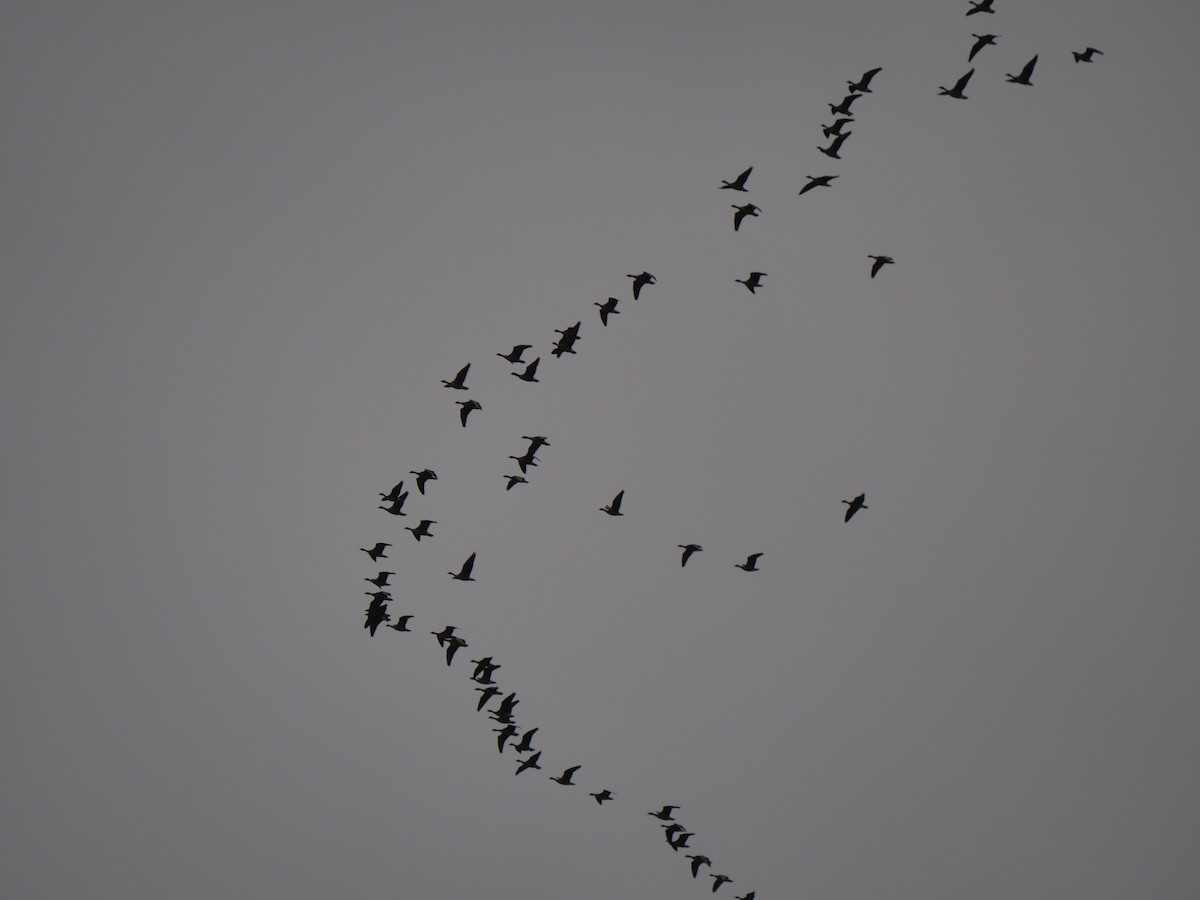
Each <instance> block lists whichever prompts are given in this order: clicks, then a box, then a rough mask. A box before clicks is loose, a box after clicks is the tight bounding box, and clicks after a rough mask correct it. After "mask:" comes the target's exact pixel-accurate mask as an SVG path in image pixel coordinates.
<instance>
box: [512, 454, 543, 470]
mask: <svg viewBox="0 0 1200 900" xmlns="http://www.w3.org/2000/svg"><path fill="white" fill-rule="evenodd" d="M509 459H515V460H516V461H517V465H518V466H520V467H521V474H522V475H524V474H525V473H526V472H528V471H529V467H530V466H536V465H537V457H536V456H534V455H533V451H532V450H526V451H525V455H524V456H510V457H509Z"/></svg>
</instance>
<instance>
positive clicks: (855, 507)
mask: <svg viewBox="0 0 1200 900" xmlns="http://www.w3.org/2000/svg"><path fill="white" fill-rule="evenodd" d="M866 501H867V495H866V494H859V495H858V496H857V497H855V498H854V499H853V500H843V501H842V502H843V503H845V504H846V505H847V506H848V507H850V508H849V509H847V510H846V518H844V519H842V521H843V522H849V521H850V519H851V518H852V517H853V516H854V514H855V513H856V512H858V511H859V510H860V509H870V508H871V507H869V506H867V502H866Z"/></svg>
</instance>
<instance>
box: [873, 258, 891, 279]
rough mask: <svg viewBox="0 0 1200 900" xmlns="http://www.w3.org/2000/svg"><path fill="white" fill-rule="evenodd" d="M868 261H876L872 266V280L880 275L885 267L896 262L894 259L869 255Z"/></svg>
mask: <svg viewBox="0 0 1200 900" xmlns="http://www.w3.org/2000/svg"><path fill="white" fill-rule="evenodd" d="M867 259H873V260H875V262H874V263H872V264H871V277H872V278H874V277H875V276H876V275H878V274H879V270H880V269H882V268H883V267H884V266H886V265H888V264H889V263H894V262H895V260H894V259H892V258H891V257H890V256H872V255H871V254H869V253H868V254H867Z"/></svg>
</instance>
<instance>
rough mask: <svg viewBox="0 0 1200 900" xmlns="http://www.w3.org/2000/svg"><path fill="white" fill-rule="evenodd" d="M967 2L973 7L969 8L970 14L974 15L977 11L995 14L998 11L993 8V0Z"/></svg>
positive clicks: (969, 0)
mask: <svg viewBox="0 0 1200 900" xmlns="http://www.w3.org/2000/svg"><path fill="white" fill-rule="evenodd" d="M967 2H968V3H970V4H971V8H970V9H968V10H967V15H968V16H973V15H975V13H993V14H995V12H996V11H995V10H994V9H992V0H979V2H976V0H967Z"/></svg>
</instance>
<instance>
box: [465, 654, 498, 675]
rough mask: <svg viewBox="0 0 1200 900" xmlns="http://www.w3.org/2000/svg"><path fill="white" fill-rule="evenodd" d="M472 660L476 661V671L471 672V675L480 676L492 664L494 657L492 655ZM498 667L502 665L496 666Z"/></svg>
mask: <svg viewBox="0 0 1200 900" xmlns="http://www.w3.org/2000/svg"><path fill="white" fill-rule="evenodd" d="M471 662H473V663H475V671H474V672H472V673H471V677H472V678H478V677H479V676H480V675H482V674H483V673H484V672H486V671H487V670H488V668H489V667H490V666H491V665H492V658H491V657H490V656H485V657H483V659H473V660H471ZM496 668H497V669H498V668H500V667H499V666H496Z"/></svg>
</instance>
